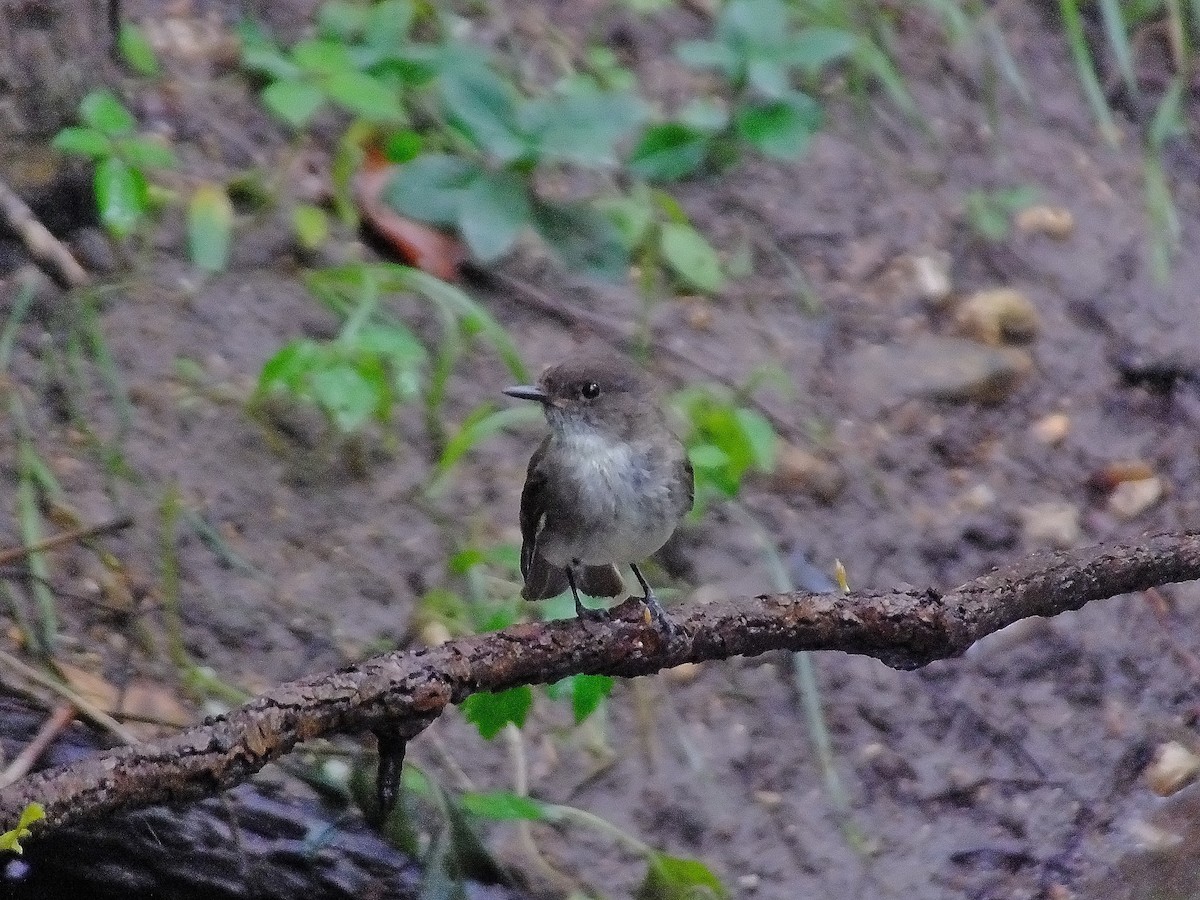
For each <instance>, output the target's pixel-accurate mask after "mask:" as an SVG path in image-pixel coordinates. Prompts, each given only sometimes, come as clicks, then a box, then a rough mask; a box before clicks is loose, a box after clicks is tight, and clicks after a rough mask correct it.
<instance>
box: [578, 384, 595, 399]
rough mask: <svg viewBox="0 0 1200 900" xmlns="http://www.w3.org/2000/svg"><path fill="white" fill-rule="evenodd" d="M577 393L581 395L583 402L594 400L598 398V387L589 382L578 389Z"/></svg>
mask: <svg viewBox="0 0 1200 900" xmlns="http://www.w3.org/2000/svg"><path fill="white" fill-rule="evenodd" d="M579 393H580V394H582V395H583V399H584V400H595V399H596V398H597V397H599V396H600V385H598V384H596V382H594V381H589V382H588V383H587V384H585V385H584V386H583V387H582V388H580V389H579Z"/></svg>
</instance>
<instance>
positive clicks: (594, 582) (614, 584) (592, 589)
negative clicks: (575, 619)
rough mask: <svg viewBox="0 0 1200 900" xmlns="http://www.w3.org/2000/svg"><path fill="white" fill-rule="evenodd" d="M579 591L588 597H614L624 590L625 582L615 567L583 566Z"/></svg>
mask: <svg viewBox="0 0 1200 900" xmlns="http://www.w3.org/2000/svg"><path fill="white" fill-rule="evenodd" d="M580 576H581V577H580V579H579V589H580V590H581V591H583V592H584V593H585V594H587V595H588V596H589V597H616V596H618V595H619V594H620V593H621V592H622V591H623V590H625V582H624V581H623V580H622V579H621V573H620V572H619V571H617V567H616V566H584V567H583V571H582V572H580Z"/></svg>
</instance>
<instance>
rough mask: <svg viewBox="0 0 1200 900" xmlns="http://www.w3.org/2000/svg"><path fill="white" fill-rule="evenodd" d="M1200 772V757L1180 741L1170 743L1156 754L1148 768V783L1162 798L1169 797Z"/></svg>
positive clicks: (1164, 745) (1161, 747)
mask: <svg viewBox="0 0 1200 900" xmlns="http://www.w3.org/2000/svg"><path fill="white" fill-rule="evenodd" d="M1197 772H1200V756H1197V755H1196V754H1195V753H1193V752H1192V751H1191V750H1190V749H1189V748H1187V747H1185V746H1184V745H1183V744H1181V743H1179V742H1178V741H1168V742H1167V743H1165V744H1163V745H1162V746H1160V747H1159V748H1158V750H1156V751H1155V753H1154V759H1153V760H1152V761H1151V762H1150V765H1149V766H1147V767H1146V783H1147V784H1149V785H1150V790H1152V791H1154V793H1156V794H1158V796H1160V797H1169V796H1171V794H1174V793H1175V792H1176V791H1178V790H1180V789H1181V788H1183V787H1185V786H1186V785H1187V784H1189V783H1190V782H1191V781H1193V780H1194V779H1195V777H1196V773H1197Z"/></svg>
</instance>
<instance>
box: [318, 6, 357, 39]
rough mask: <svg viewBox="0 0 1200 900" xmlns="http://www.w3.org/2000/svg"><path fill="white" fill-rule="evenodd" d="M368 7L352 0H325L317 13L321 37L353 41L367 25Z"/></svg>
mask: <svg viewBox="0 0 1200 900" xmlns="http://www.w3.org/2000/svg"><path fill="white" fill-rule="evenodd" d="M367 16H368V9H367V6H366V5H365V4H363V3H353V2H350V0H325V2H324V3H322V4H321V8H320V10H319V11H318V13H317V32H318V33H319V34H320V35H321V37H325V38H332V39H334V40H341V41H351V40H353V39H354V38H356V37H358V36H359V35H360V34H362V32H363V29H365V28H366V25H367Z"/></svg>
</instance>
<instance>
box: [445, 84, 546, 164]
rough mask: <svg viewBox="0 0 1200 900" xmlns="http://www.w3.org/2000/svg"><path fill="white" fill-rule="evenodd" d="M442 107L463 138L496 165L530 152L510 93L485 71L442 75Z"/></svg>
mask: <svg viewBox="0 0 1200 900" xmlns="http://www.w3.org/2000/svg"><path fill="white" fill-rule="evenodd" d="M441 95H442V106H443V108H444V109H445V111H446V115H447V116H449V117H450V118H451V119H452V120H454V121H455V122H456V123H457V124H458V126H459V127H460V128H461V129H462V131H463V133H464V134H465V135H466V137H467V138H468V139H469V140H470V141H471V142H472V143H474V144H475V146H476V147H478V148H479V149H480V150H483V151H484V152H486V153H490V154H492V155H493V156H494V157H495V158H496V159H497V160H498V161H499V162H501V163H507V162H512V161H513V160H516V159H519V158H521V157H522V156H524V155H525V154H526V152H527V151H528V149H529V146H528V143H527V141H526V138H525V135H524V134H523V133H522V132H521V128H520V126H519V124H518V123H517V103H516V97H515V96H514V93H513V90H512V89H511V88H510V87H509V86H508V85H507V84H506V83H505V82H503V81H501V80H500V79H499V78H498V77H497V76H496V75H495V74H494V73H493V72H491V71H490V70H488V69H483V68H479V67H476V68H474V69H472V70H468V71H463V72H456V73H453V74H452V75H449V76H447V75H443V77H442V79H441Z"/></svg>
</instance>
